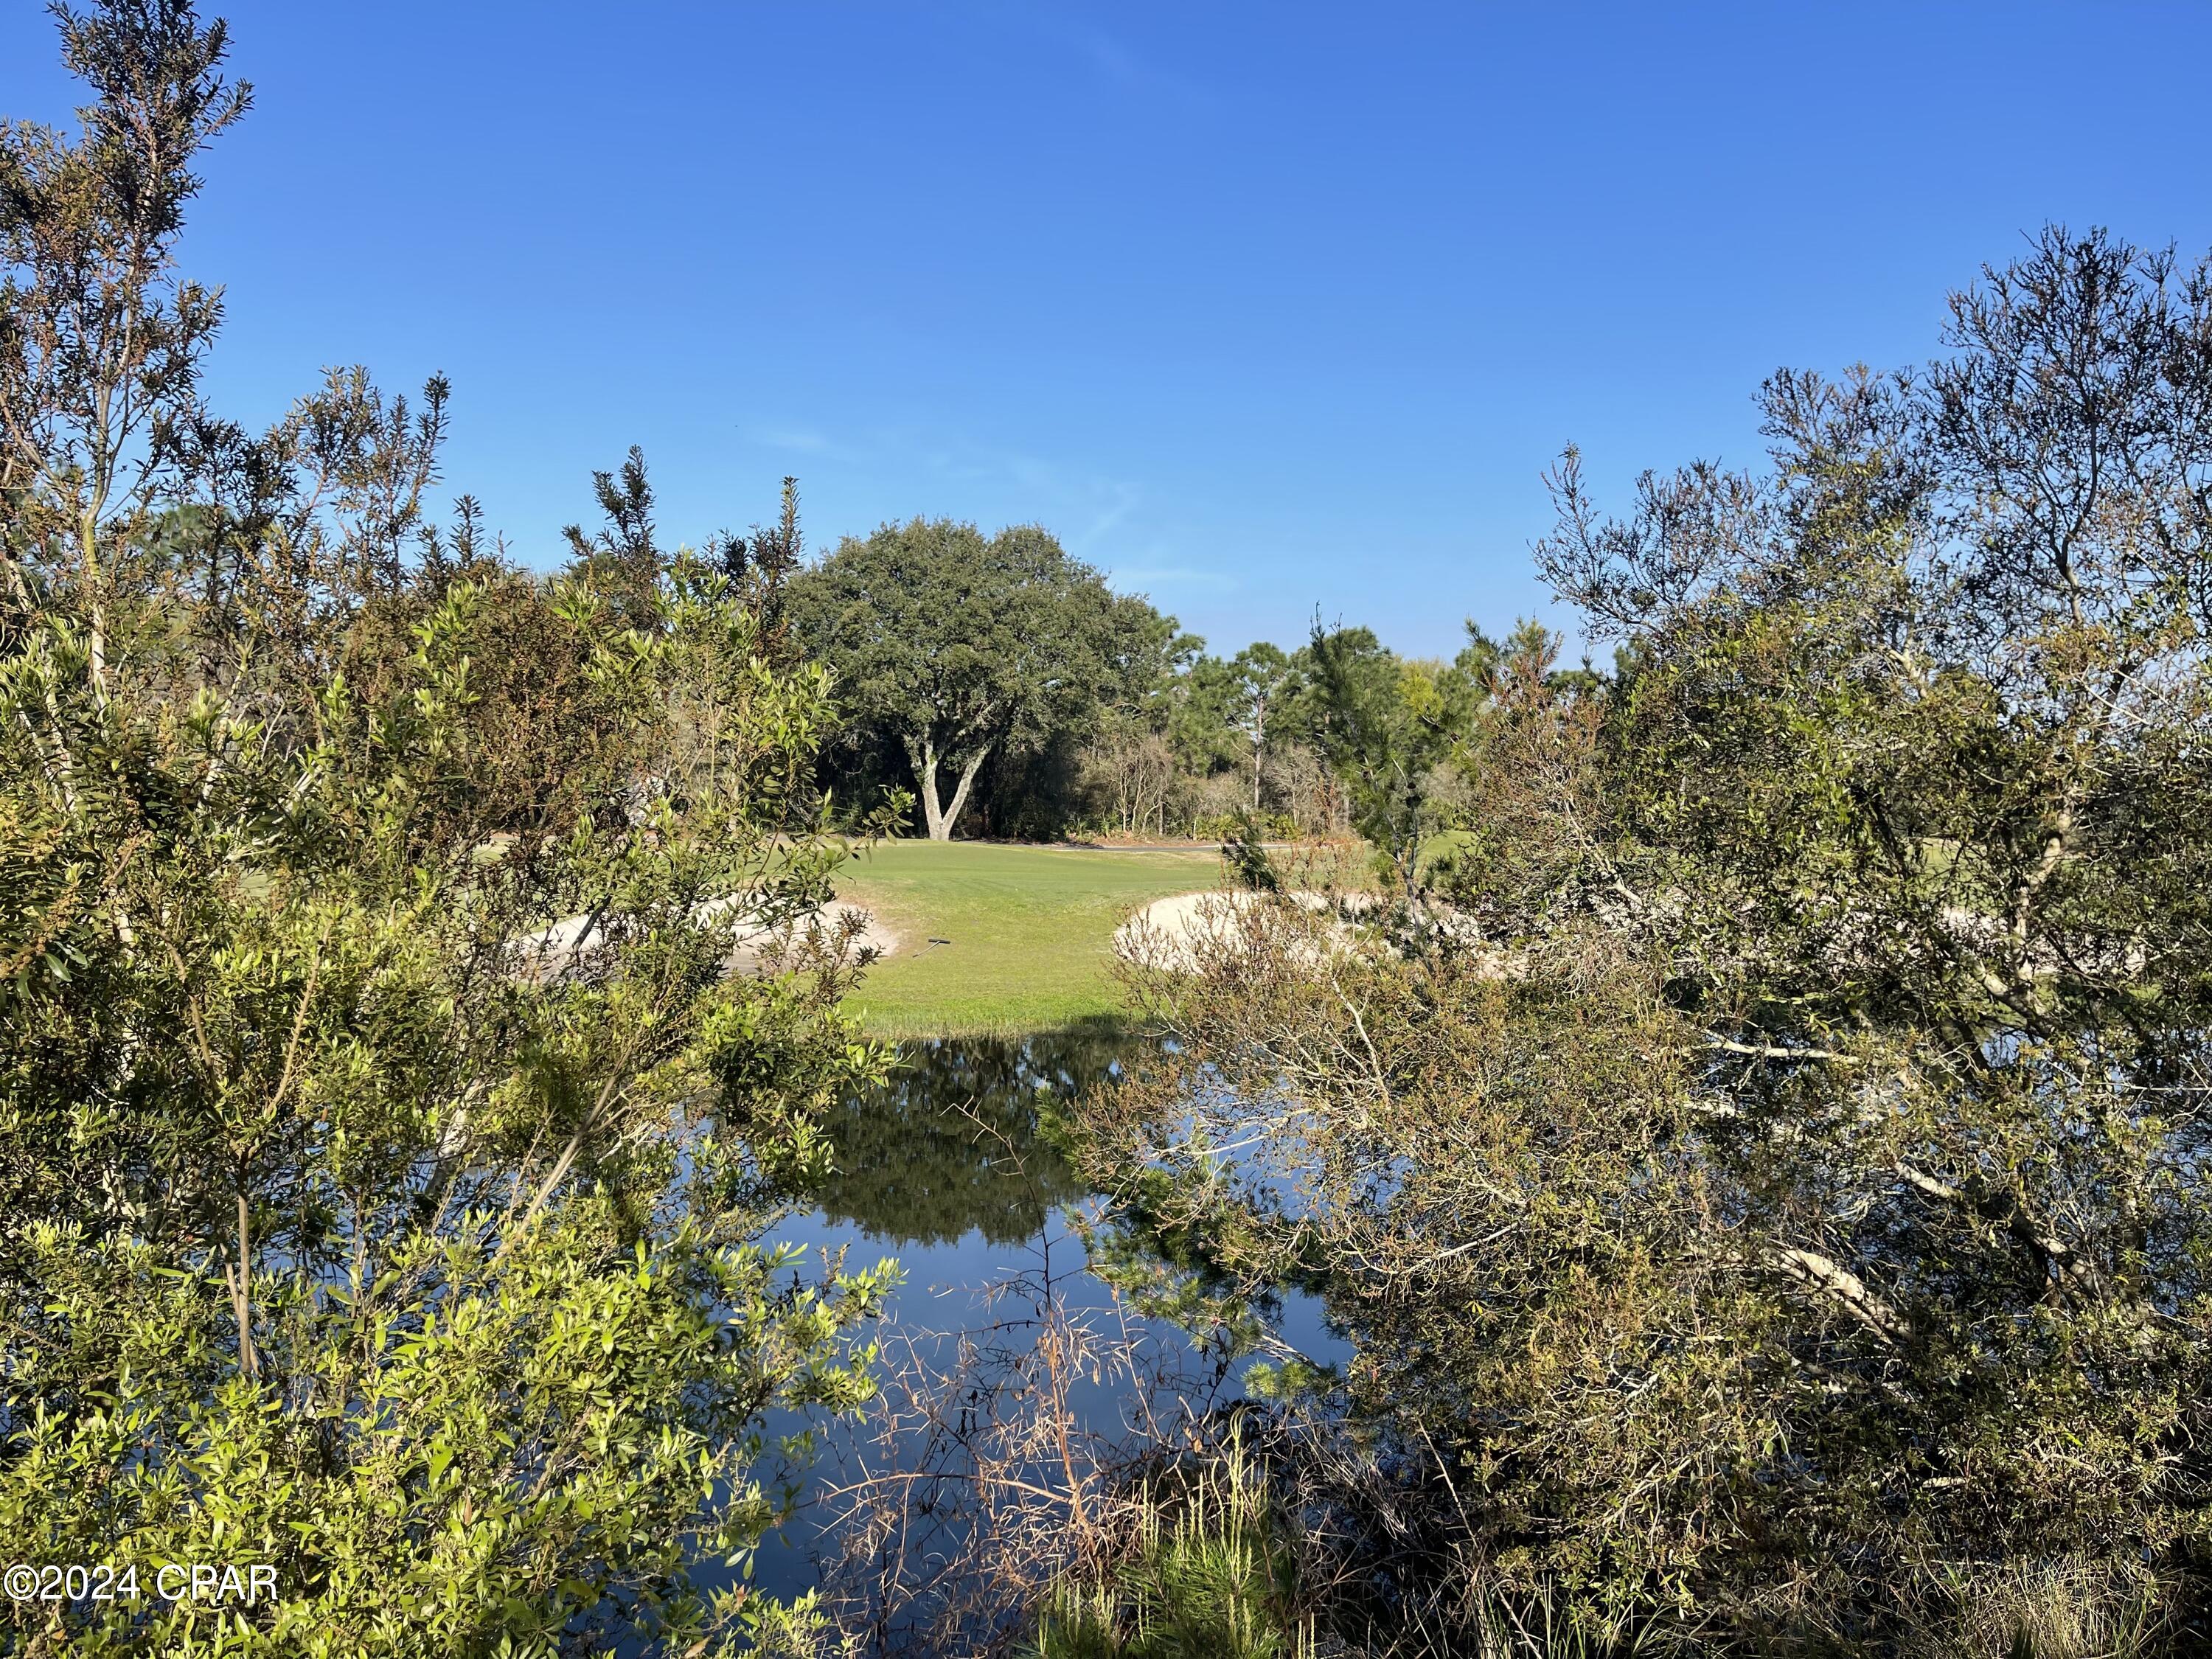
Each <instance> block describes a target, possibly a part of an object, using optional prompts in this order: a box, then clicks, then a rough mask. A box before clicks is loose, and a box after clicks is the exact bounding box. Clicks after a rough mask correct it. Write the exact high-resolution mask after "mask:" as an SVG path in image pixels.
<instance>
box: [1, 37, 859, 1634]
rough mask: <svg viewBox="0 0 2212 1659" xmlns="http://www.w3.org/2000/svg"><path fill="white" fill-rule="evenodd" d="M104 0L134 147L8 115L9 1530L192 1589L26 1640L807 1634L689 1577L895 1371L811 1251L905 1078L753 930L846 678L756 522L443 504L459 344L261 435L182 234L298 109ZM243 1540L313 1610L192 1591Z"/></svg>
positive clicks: (78, 58) (831, 853) (93, 48)
mask: <svg viewBox="0 0 2212 1659" xmlns="http://www.w3.org/2000/svg"><path fill="white" fill-rule="evenodd" d="M61 18H62V23H63V33H64V44H65V47H66V50H67V52H68V55H69V60H70V64H71V65H72V67H74V68H75V69H76V70H77V71H78V72H79V74H80V75H81V76H82V77H83V78H84V79H85V80H86V81H87V82H88V83H89V85H90V87H91V88H92V93H93V96H94V101H93V102H92V103H91V104H90V105H89V106H88V108H87V109H86V110H85V112H83V117H82V131H81V133H80V135H79V136H78V137H76V139H75V140H74V141H71V140H69V139H66V138H64V137H62V136H60V135H57V134H54V133H51V132H48V131H44V130H41V129H37V128H33V127H28V126H22V125H10V126H9V127H8V128H7V129H6V130H5V132H4V143H0V248H4V255H5V259H6V262H7V276H6V283H5V286H4V288H0V413H3V414H4V416H5V421H4V423H3V424H0V430H4V434H5V437H4V440H0V442H4V446H5V447H4V450H0V583H3V584H4V586H0V969H3V970H4V972H0V1028H4V1032H5V1042H4V1044H0V1309H4V1313H0V1536H4V1537H5V1538H7V1539H8V1541H9V1546H10V1547H9V1552H8V1553H9V1557H10V1559H20V1560H24V1561H27V1562H31V1563H33V1564H38V1563H45V1562H55V1563H66V1562H72V1561H75V1562H87V1563H92V1562H105V1563H109V1564H112V1565H114V1566H116V1567H117V1568H118V1569H121V1568H124V1567H126V1566H129V1567H135V1568H136V1569H137V1571H138V1573H139V1574H140V1576H141V1579H142V1582H143V1583H144V1584H145V1585H147V1586H148V1587H149V1589H148V1592H147V1594H145V1595H143V1597H142V1599H141V1600H139V1601H136V1602H131V1601H91V1600H79V1601H47V1602H29V1603H20V1602H19V1603H11V1604H10V1607H9V1612H8V1614H7V1617H6V1622H5V1626H4V1629H5V1631H6V1636H5V1638H4V1639H0V1645H4V1646H5V1647H7V1648H8V1649H9V1650H11V1651H21V1652H25V1653H59V1652H63V1651H67V1652H70V1653H85V1654H96V1653H106V1652H115V1653H122V1652H155V1651H159V1652H185V1651H199V1650H210V1651H213V1650H222V1651H282V1652H287V1653H291V1652H299V1653H315V1654H329V1655H344V1654H357V1653H395V1654H396V1653H406V1654H414V1653H420V1652H426V1651H433V1652H440V1653H455V1654H470V1653H485V1654H489V1653H495V1652H497V1653H516V1654H521V1653H544V1654H551V1653H555V1652H560V1653H570V1652H577V1651H584V1650H597V1649H600V1648H604V1647H605V1646H606V1645H607V1644H610V1643H611V1642H612V1641H614V1640H615V1639H617V1638H618V1637H619V1638H623V1639H627V1640H629V1641H632V1642H635V1643H641V1644H647V1645H655V1646H669V1647H672V1648H673V1649H676V1650H684V1651H691V1652H697V1651H702V1650H704V1648H703V1647H702V1646H697V1645H694V1644H708V1645H714V1644H723V1643H726V1642H727V1641H729V1640H731V1639H733V1638H735V1637H737V1636H738V1635H741V1634H742V1632H744V1629H745V1628H747V1627H748V1626H750V1627H751V1628H753V1629H755V1630H768V1629H771V1628H775V1627H777V1626H781V1625H783V1624H787V1623H788V1620H789V1615H788V1613H787V1612H785V1611H781V1610H778V1609H775V1608H773V1607H768V1606H767V1605H766V1604H765V1603H764V1602H763V1601H760V1600H758V1599H757V1598H751V1597H749V1596H747V1595H745V1594H744V1592H742V1591H738V1592H733V1593H723V1594H720V1595H714V1596H708V1595H705V1594H704V1593H702V1591H701V1590H700V1589H697V1588H696V1586H695V1583H694V1582H693V1579H692V1577H691V1574H692V1570H693V1565H694V1564H695V1563H696V1562H698V1561H700V1560H701V1559H706V1558H715V1559H729V1560H742V1559H744V1556H745V1555H746V1553H748V1552H749V1551H750V1548H751V1547H752V1546H753V1544H754V1543H755V1542H756V1541H757V1539H758V1538H759V1537H760V1535H761V1534H762V1532H763V1528H766V1527H767V1526H768V1525H769V1524H770V1523H771V1522H772V1520H773V1519H774V1516H775V1513H776V1510H777V1508H778V1505H779V1503H780V1498H779V1495H778V1494H777V1493H775V1492H770V1491H767V1490H764V1489H763V1487H762V1486H761V1485H760V1484H759V1483H758V1481H757V1480H756V1478H755V1477H754V1475H753V1474H752V1473H751V1471H752V1468H753V1465H754V1462H755V1459H756V1456H757V1454H758V1453H759V1452H760V1451H761V1450H762V1449H763V1422H764V1419H765V1414H766V1413H768V1412H769V1409H770V1408H771V1407H828V1408H831V1409H843V1408H849V1407H854V1406H855V1405H857V1404H858V1403H859V1402H860V1401H862V1400H863V1399H864V1398H865V1397H866V1395H867V1392H868V1389H869V1387H870V1384H869V1383H868V1381H867V1378H866V1374H865V1360H866V1351H865V1350H860V1351H859V1352H855V1350H854V1346H853V1344H852V1341H851V1334H852V1332H853V1330H854V1326H855V1325H856V1323H857V1322H860V1321H862V1320H864V1319H866V1317H867V1316H869V1314H870V1312H871V1310H872V1309H873V1307H874V1306H875V1305H876V1303H877V1301H878V1296H879V1292H880V1291H881V1289H882V1287H883V1285H884V1282H885V1279H884V1272H883V1271H881V1270H878V1272H875V1273H856V1274H848V1275H836V1276H833V1277H831V1278H830V1279H828V1280H826V1281H825V1282H823V1283H819V1284H811V1285H810V1284H808V1283H806V1282H805V1281H804V1280H803V1279H800V1278H799V1277H798V1276H797V1275H796V1274H795V1273H793V1263H792V1262H791V1261H789V1260H787V1258H786V1257H785V1256H783V1255H781V1254H779V1253H778V1252H776V1251H775V1250H773V1249H763V1248H762V1247H761V1246H760V1245H759V1243H757V1239H758V1237H759V1235H760V1233H761V1231H762V1230H763V1226H764V1225H766V1223H767V1222H768V1220H769V1218H770V1217H771V1216H772V1214H773V1213H774V1209H775V1204H776V1203H777V1202H778V1194H780V1193H781V1191H783V1190H784V1189H785V1188H787V1186H788V1185H789V1184H790V1183H792V1182H795V1181H803V1180H804V1179H806V1178H807V1177H808V1176H810V1175H811V1174H812V1173H814V1172H817V1171H818V1170H820V1169H821V1167H822V1166H823V1164H824V1162H825V1160H826V1158H827V1148H826V1146H825V1145H824V1144H823V1140H822V1138H821V1135H820V1133H819V1130H818V1127H817V1120H818V1118H819V1116H820V1115H821V1114H822V1112H823V1110H824V1109H825V1108H826V1106H827V1104H828V1103H829V1101H830V1100H831V1099H833V1098H834V1097H836V1096H837V1095H838V1094H839V1093H840V1092H841V1091H842V1090H843V1089H845V1088H846V1087H848V1085H851V1084H853V1083H854V1082H855V1081H856V1080H865V1079H867V1078H869V1077H872V1076H873V1075H875V1074H876V1073H877V1072H878V1066H879V1061H878V1056H877V1055H875V1054H873V1053H872V1051H870V1050H868V1049H866V1048H863V1047H860V1046H858V1045H855V1044H854V1043H853V1042H851V1041H850V1040H849V1038H848V1036H847V1034H846V1031H845V1029H844V1027H843V1025H842V1023H841V1021H840V1019H839V1018H838V1015H837V1012H836V1002H837V999H838V997H839V996H840V994H842V991H843V990H844V988H845V987H847V986H848V984H849V983H850V982H851V980H852V977H853V967H852V964H851V963H850V962H849V961H848V959H847V957H845V955H844V954H843V953H842V951H841V949H840V945H841V941H840V940H839V939H836V938H834V937H832V938H823V937H821V936H819V935H818V934H817V935H816V936H815V937H814V938H813V939H811V942H810V941H807V940H801V941H799V942H798V943H796V944H794V945H793V946H792V947H791V948H790V949H789V950H788V951H786V953H785V954H784V955H783V956H782V957H781V959H780V961H779V962H778V963H775V964H773V965H775V966H777V967H779V968H780V969H781V971H777V972H774V973H771V974H769V975H763V976H760V977H757V978H744V979H732V978H730V977H729V976H727V975H726V973H725V971H724V963H725V960H726V958H727V957H728V956H729V954H730V952H731V950H732V944H733V942H734V939H735V937H736V934H737V933H738V929H739V928H740V927H751V926H756V925H758V924H761V923H774V922H776V921H788V920H790V919H792V918H793V917H795V916H797V915H799V914H800V913H802V912H804V911H805V910H807V909H808V908H811V907H812V906H813V905H815V904H816V903H817V902H819V901H820V899H821V898H822V897H823V896H825V895H826V892H827V888H828V879H829V874H830V872H831V871H832V869H833V868H834V867H835V866H836V863H837V862H838V861H839V860H840V859H841V858H842V856H843V853H842V848H831V847H828V846H825V845H824V844H823V843H822V842H818V841H817V840H816V839H815V838H814V836H812V833H811V823H812V816H813V813H814V811H815V805H816V803H815V799H814V796H813V793H812V790H811V783H810V765H811V753H812V750H813V748H814V746H815V745H816V744H817V742H818V741H819V740H820V738H822V736H823V733H824V732H825V731H826V730H827V729H828V723H829V718H830V714H829V703H828V682H827V678H826V676H825V675H824V674H823V672H822V671H819V670H818V669H809V668H804V667H800V666H799V665H795V664H794V663H793V661H792V660H791V657H790V653H789V652H788V650H787V648H786V646H785V644H784V642H783V641H782V640H781V637H780V635H779V633H778V630H777V629H776V628H775V625H774V623H773V620H772V613H771V612H769V611H768V610H767V609H765V608H764V607H763V606H762V605H758V604H757V603H753V602H751V600H750V599H749V598H748V597H747V596H746V595H745V594H744V593H741V592H739V591H738V584H737V583H736V582H735V581H734V580H733V579H732V576H731V575H730V574H728V573H727V572H726V570H723V569H718V568H712V567H710V566H708V564H706V563H704V562H701V561H697V560H694V559H690V558H689V557H687V556H678V558H676V559H675V560H674V561H672V562H667V561H659V560H658V559H657V557H656V559H655V562H654V563H653V568H652V569H651V570H649V571H648V570H647V569H645V568H643V562H642V561H643V556H642V555H641V556H640V559H639V560H638V561H636V562H633V565H631V566H629V567H625V568H626V570H627V576H628V581H627V585H626V586H623V587H622V589H621V591H620V592H611V591H608V585H607V584H605V583H604V582H601V581H599V580H596V578H595V576H594V574H593V573H592V572H591V571H589V570H586V571H585V572H582V573H580V574H579V575H578V576H577V577H576V578H574V579H569V580H556V581H554V582H551V583H544V582H540V581H538V580H534V579H532V578H531V577H529V576H527V575H526V574H524V573H522V572H520V571H519V570H517V569H515V568H512V567H510V566H508V565H507V564H506V563H505V562H504V561H503V560H502V559H501V557H500V556H498V554H497V553H496V552H495V550H491V549H489V548H487V547H486V546H485V545H484V544H483V540H482V538H481V537H480V534H479V531H478V523H477V511H476V509H475V507H474V504H473V503H472V502H471V501H467V499H466V498H464V500H463V502H462V504H461V507H460V509H459V512H458V513H457V516H456V521H455V524H454V526H453V529H452V531H451V532H450V533H447V532H437V531H434V530H433V529H432V528H431V527H429V526H428V524H427V522H426V520H425V514H424V510H423V503H424V496H425V494H426V492H427V490H428V488H429V486H430V484H431V483H433V482H434V481H435V477H436V469H437V457H438V447H439V444H440V442H441V440H442V437H443V435H444V432H445V429H446V422H447V410H448V392H447V388H446V387H445V386H444V383H443V382H442V381H437V380H434V381H433V382H432V383H431V385H430V386H429V388H428V392H427V393H426V395H425V398H424V400H423V402H422V404H421V405H420V406H419V407H410V405H409V404H408V403H407V401H406V400H404V399H400V398H394V399H391V400H388V401H387V400H386V398H384V397H383V395H382V394H381V393H380V392H377V391H376V389H375V388H374V386H372V385H371V384H370V383H369V381H368V377H367V376H366V374H362V373H360V372H358V371H351V372H347V373H344V374H334V375H333V376H332V377H331V380H330V381H329V382H328V383H327V384H326V385H325V387H324V388H323V390H322V391H321V392H319V393H318V394H316V395H314V396H313V397H310V398H307V399H304V400H303V401H302V402H301V404H299V405H298V406H297V407H296V408H295V410H294V412H293V413H292V414H291V415H290V416H289V417H288V418H287V419H286V420H285V421H284V422H282V423H280V424H279V426H278V427H277V428H276V429H274V430H273V431H271V432H270V433H268V434H266V435H262V436H260V437H252V436H249V435H246V434H245V433H243V432H242V431H241V430H240V429H239V428H235V427H234V426H231V425H228V424H227V423H225V422H221V421H219V420H218V419H217V418H216V416H214V415H213V414H211V413H210V411H209V410H207V409H206V407H205V406H204V404H203V403H202V401H201V398H200V380H199V369H200V365H201V361H202V357H203V356H204V351H205V349H207V347H208V345H209V343H210V341H211V338H212V334H213V330H214V325H215V323H216V320H217V319H218V316H219V307H217V306H216V302H215V301H214V299H213V298H212V296H211V295H209V294H208V293H207V292H206V291H205V290H203V289H197V288H196V287H194V286H192V285H191V284H190V283H186V282H185V281H183V280H182V279H181V278H179V276H177V275H176V273H175V270H174V268H173V240H174V237H175V234H176V233H177V230H178V228H179V218H180V210H181V206H182V204H183V203H185V201H186V200H188V199H189V198H190V197H191V195H192V193H193V191H195V190H196V189H197V179H196V178H195V177H194V176H193V175H192V174H191V173H190V172H189V171H188V168H189V167H191V165H192V164H193V162H194V160H195V153H196V151H197V149H198V148H199V147H200V146H201V145H202V144H203V143H204V142H205V141H206V140H207V139H209V138H210V137H212V136H214V135H215V134H216V132H218V131H220V130H221V129H222V127H223V126H224V125H228V122H229V121H230V120H231V119H233V118H235V117H236V115H237V114H239V113H240V112H242V111H243V109H244V108H245V106H246V95H245V90H244V88H230V87H228V86H227V85H226V84H225V83H224V82H223V81H222V78H221V75H220V66H221V64H222V59H223V56H224V48H225V42H224V40H223V36H222V29H221V27H220V26H219V25H217V26H215V27H209V28H205V29H203V28H201V27H199V25H198V23H197V20H196V19H195V17H194V16H193V15H192V13H191V9H190V8H189V7H188V6H186V5H184V4H182V3H174V0H155V3H143V4H138V3H122V0H117V3H113V4H110V5H107V6H104V7H102V8H101V9H98V10H96V11H94V12H93V13H92V14H90V15H86V16H82V17H79V16H76V15H70V14H67V13H63V14H61ZM636 481H637V483H638V484H639V486H640V488H641V489H642V484H643V472H642V465H641V463H640V464H639V466H638V469H637V473H636ZM627 499H628V498H627V497H626V498H625V500H627ZM638 545H642V546H647V547H649V530H648V531H647V532H646V537H645V539H644V540H643V541H642V542H641V543H639V544H638ZM633 550H635V549H633ZM210 1561H214V1562H231V1563H248V1562H252V1563H260V1564H266V1565H270V1566H273V1567H274V1568H275V1570H276V1586H277V1588H276V1594H275V1595H274V1597H273V1599H272V1598H270V1597H268V1596H263V1597H261V1598H259V1599H258V1600H257V1601H255V1602H254V1603H253V1604H252V1605H251V1606H246V1605H241V1604H239V1603H232V1604H229V1605H228V1606H225V1607H221V1608H216V1607H210V1605H208V1604H206V1603H204V1602H203V1603H200V1604H198V1605H197V1606H196V1605H195V1604H194V1603H193V1601H191V1600H190V1599H186V1600H184V1601H166V1600H163V1599H161V1598H159V1597H158V1596H155V1595H153V1594H152V1593H151V1589H150V1586H151V1584H152V1583H153V1581H154V1577H155V1572H156V1571H157V1569H158V1568H159V1567H160V1566H161V1565H163V1564H167V1563H178V1562H183V1563H190V1562H210Z"/></svg>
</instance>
